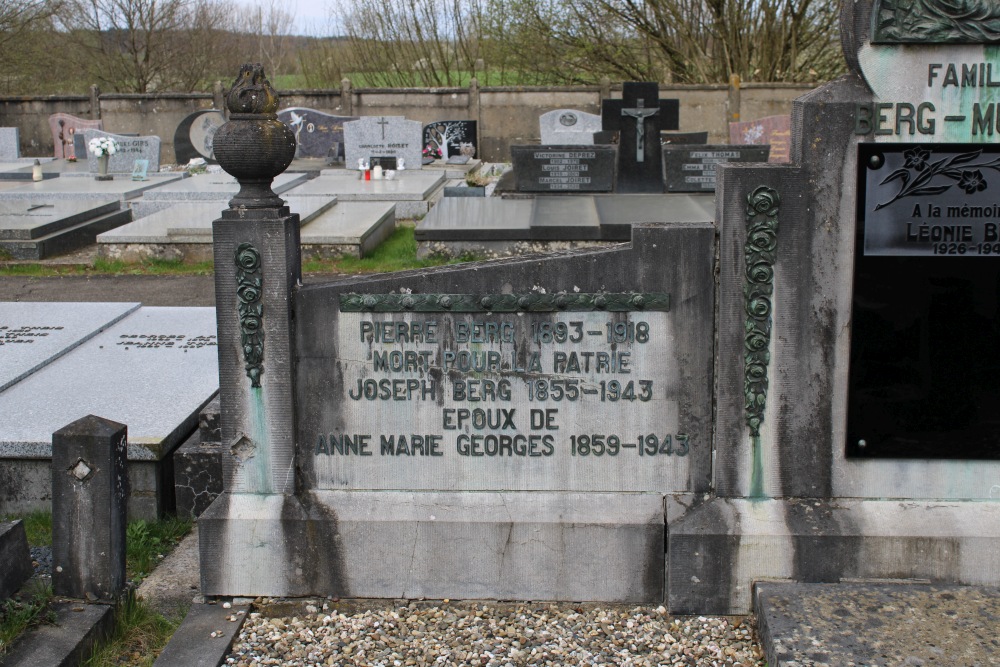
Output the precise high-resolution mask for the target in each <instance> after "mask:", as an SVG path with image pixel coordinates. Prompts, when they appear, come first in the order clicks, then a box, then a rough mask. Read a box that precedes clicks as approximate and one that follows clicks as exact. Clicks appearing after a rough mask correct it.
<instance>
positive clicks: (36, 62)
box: [0, 0, 844, 94]
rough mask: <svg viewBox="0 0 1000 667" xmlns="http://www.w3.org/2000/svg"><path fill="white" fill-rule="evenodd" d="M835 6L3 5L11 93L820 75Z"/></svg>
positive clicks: (657, 2) (512, 2)
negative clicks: (315, 17)
mask: <svg viewBox="0 0 1000 667" xmlns="http://www.w3.org/2000/svg"><path fill="white" fill-rule="evenodd" d="M837 4H838V3H833V2H830V1H829V0H329V5H328V11H329V19H328V22H327V24H326V25H324V26H314V27H313V28H314V29H313V31H312V32H313V33H314V34H315V33H319V34H323V35H327V36H320V37H317V36H292V35H290V33H291V32H292V28H293V26H294V21H295V17H294V15H293V14H292V13H291V12H290V11H289V10H288V9H287V5H285V4H284V3H282V2H281V0H258V2H257V4H256V5H252V6H249V7H247V6H246V5H242V4H238V3H236V2H235V1H234V0H0V57H2V58H3V62H5V63H7V68H6V71H5V72H3V73H0V93H4V94H46V93H80V92H85V91H86V90H87V89H88V88H89V86H90V84H92V83H97V84H98V85H99V86H100V87H101V89H102V90H104V91H113V92H155V91H180V92H187V91H204V90H208V89H210V88H211V85H212V82H214V81H216V80H222V81H223V82H224V83H226V84H228V83H230V81H229V80H230V78H231V77H232V76H233V73H235V72H236V71H237V70H238V69H239V65H240V63H242V62H245V61H247V60H255V61H260V62H262V63H263V64H264V66H265V69H266V71H267V73H268V74H269V76H271V77H272V81H274V82H275V84H276V85H277V86H278V87H279V88H292V87H295V88H298V87H302V88H331V87H334V88H335V87H339V85H340V81H341V79H342V78H345V77H348V78H350V79H351V80H352V81H353V82H354V85H355V86H356V87H370V86H371V87H409V86H422V87H424V86H426V87H430V86H465V85H468V83H469V80H470V79H471V78H473V77H475V78H477V79H478V80H479V83H480V85H571V84H581V83H584V84H585V83H595V82H597V81H600V80H601V79H603V78H608V79H610V80H612V81H625V80H642V81H660V82H663V83H723V82H726V81H728V79H729V77H730V75H731V74H737V75H739V76H740V77H741V78H742V79H743V80H744V81H763V82H782V81H786V82H802V81H821V80H826V79H829V78H832V77H834V76H837V75H838V74H840V73H841V72H842V70H843V69H844V60H843V57H842V55H841V53H840V48H839V37H838V34H839V33H838V27H839V25H838V7H837Z"/></svg>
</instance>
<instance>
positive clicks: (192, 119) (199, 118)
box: [174, 109, 226, 164]
mask: <svg viewBox="0 0 1000 667" xmlns="http://www.w3.org/2000/svg"><path fill="white" fill-rule="evenodd" d="M225 122H226V117H225V115H224V114H223V113H222V112H221V111H218V110H216V109H199V110H198V111H195V112H194V113H192V114H188V115H187V116H186V117H185V118H184V120H182V121H181V122H180V125H178V126H177V130H176V131H174V155H175V156H176V158H175V159H176V161H177V164H187V163H188V162H190V161H191V160H192V159H193V158H199V157H200V158H205V159H206V160H208V161H209V162H214V161H215V152H214V150H213V142H214V141H215V133H216V132H217V131H218V129H219V128H220V127H222V125H223V124H224V123H225Z"/></svg>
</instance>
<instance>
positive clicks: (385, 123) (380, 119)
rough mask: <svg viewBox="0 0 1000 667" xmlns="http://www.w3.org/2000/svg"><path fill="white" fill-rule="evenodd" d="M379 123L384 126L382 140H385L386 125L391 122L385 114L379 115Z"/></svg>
mask: <svg viewBox="0 0 1000 667" xmlns="http://www.w3.org/2000/svg"><path fill="white" fill-rule="evenodd" d="M378 124H379V125H381V126H382V140H383V141H385V126H386V125H388V124H389V121H387V120H386V119H385V116H379V119H378Z"/></svg>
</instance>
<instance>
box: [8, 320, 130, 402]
mask: <svg viewBox="0 0 1000 667" xmlns="http://www.w3.org/2000/svg"><path fill="white" fill-rule="evenodd" d="M138 308H139V304H138V303H31V302H6V303H0V391H3V390H4V389H7V388H8V387H10V386H12V385H13V384H15V383H16V382H17V381H18V380H20V379H22V378H24V377H27V376H28V375H30V374H31V373H33V372H34V371H36V370H38V369H39V368H42V367H43V366H45V365H47V364H49V363H52V362H53V361H55V360H56V359H58V358H59V357H61V356H62V355H64V354H66V353H67V352H69V351H70V350H72V349H73V348H75V347H77V346H78V345H80V344H82V343H84V342H86V341H87V340H89V339H91V338H92V337H94V336H96V335H97V334H99V333H100V332H101V331H102V330H104V329H106V328H107V327H109V326H111V325H112V324H114V323H115V322H118V321H119V320H121V319H122V318H123V317H126V316H127V315H129V314H130V313H132V312H134V311H135V310H137V309H138Z"/></svg>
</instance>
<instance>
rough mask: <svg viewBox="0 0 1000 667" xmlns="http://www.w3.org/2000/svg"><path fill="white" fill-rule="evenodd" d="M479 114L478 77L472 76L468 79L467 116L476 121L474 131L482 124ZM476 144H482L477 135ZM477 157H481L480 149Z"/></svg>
mask: <svg viewBox="0 0 1000 667" xmlns="http://www.w3.org/2000/svg"><path fill="white" fill-rule="evenodd" d="M479 115H480V94H479V79H477V78H476V77H472V78H471V79H469V118H471V119H472V120H474V121H476V133H477V134H478V133H479V128H480V127H481V126H482V124H483V122H482V120H483V119H482V118H480V117H479ZM476 145H477V146H482V145H483V144H482V143H481V142H480V141H479V137H478V136H477V137H476ZM477 157H482V151H480V154H479V155H478V156H477Z"/></svg>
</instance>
